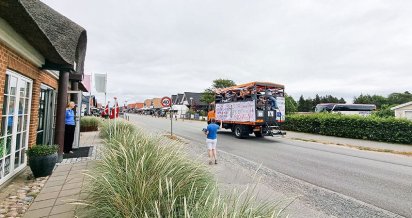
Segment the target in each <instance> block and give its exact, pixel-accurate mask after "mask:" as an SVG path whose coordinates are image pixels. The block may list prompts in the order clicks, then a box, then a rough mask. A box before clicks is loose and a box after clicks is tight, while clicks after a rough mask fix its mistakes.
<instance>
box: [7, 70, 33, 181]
mask: <svg viewBox="0 0 412 218" xmlns="http://www.w3.org/2000/svg"><path fill="white" fill-rule="evenodd" d="M31 90H32V80H30V79H28V78H26V77H23V76H21V75H19V74H16V73H14V72H12V71H10V70H7V71H6V79H5V83H4V98H3V110H2V115H1V135H0V184H2V183H3V182H5V181H6V180H7V179H8V178H10V177H11V176H13V175H14V174H16V173H17V172H19V171H20V170H21V169H23V168H24V167H25V166H26V162H27V161H26V154H25V152H26V150H27V148H28V140H29V139H28V136H29V123H30V107H31Z"/></svg>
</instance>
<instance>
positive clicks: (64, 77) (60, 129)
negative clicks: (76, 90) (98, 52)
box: [54, 70, 69, 162]
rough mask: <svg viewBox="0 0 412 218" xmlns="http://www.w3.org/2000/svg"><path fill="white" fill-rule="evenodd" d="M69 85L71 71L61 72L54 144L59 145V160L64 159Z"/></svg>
mask: <svg viewBox="0 0 412 218" xmlns="http://www.w3.org/2000/svg"><path fill="white" fill-rule="evenodd" d="M68 85H69V71H67V70H61V71H60V72H59V86H58V92H57V107H56V129H55V131H54V144H56V145H59V151H58V162H62V161H63V146H64V128H65V118H66V105H67V89H68Z"/></svg>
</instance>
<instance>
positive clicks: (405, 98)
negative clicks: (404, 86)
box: [387, 91, 412, 105]
mask: <svg viewBox="0 0 412 218" xmlns="http://www.w3.org/2000/svg"><path fill="white" fill-rule="evenodd" d="M410 101H412V94H411V93H409V92H408V91H406V92H404V93H392V94H390V95H389V96H388V101H387V104H390V105H398V104H404V103H406V102H410Z"/></svg>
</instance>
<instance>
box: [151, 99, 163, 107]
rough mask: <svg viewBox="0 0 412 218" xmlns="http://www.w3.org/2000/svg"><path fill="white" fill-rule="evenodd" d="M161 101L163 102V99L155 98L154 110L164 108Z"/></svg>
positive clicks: (153, 102) (153, 100)
mask: <svg viewBox="0 0 412 218" xmlns="http://www.w3.org/2000/svg"><path fill="white" fill-rule="evenodd" d="M161 100H162V99H161V98H153V99H152V105H153V108H162V107H163V106H162V101H161Z"/></svg>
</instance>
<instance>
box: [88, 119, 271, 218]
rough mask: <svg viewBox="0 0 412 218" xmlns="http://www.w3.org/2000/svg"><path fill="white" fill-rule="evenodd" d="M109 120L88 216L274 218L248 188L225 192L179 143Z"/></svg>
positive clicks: (93, 176)
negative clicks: (220, 192) (241, 190)
mask: <svg viewBox="0 0 412 218" xmlns="http://www.w3.org/2000/svg"><path fill="white" fill-rule="evenodd" d="M114 125H115V123H114V122H107V123H106V124H104V125H103V127H102V129H101V134H102V136H103V137H104V138H105V139H106V147H105V148H104V149H103V155H102V159H101V160H99V161H98V162H97V164H96V167H95V168H94V169H93V170H92V171H91V173H90V175H89V176H90V179H89V182H90V183H89V184H90V185H89V186H88V190H87V192H88V193H89V197H88V199H87V200H86V202H87V207H86V210H84V212H86V214H85V216H86V217H99V218H102V217H158V218H160V217H205V218H206V217H207V218H209V217H275V216H277V215H278V214H277V210H276V205H275V204H272V203H270V202H267V203H261V202H257V201H256V196H253V195H252V194H251V193H252V192H249V191H245V192H243V194H242V195H243V196H239V195H238V194H236V193H235V192H234V193H233V194H230V195H225V196H222V195H220V194H219V192H218V190H217V187H216V182H215V181H214V179H213V176H212V175H211V173H210V172H209V171H208V170H207V168H206V167H205V166H204V165H203V164H200V163H197V162H195V161H192V160H190V159H189V158H187V157H186V156H185V155H184V154H183V153H184V152H183V150H182V148H181V146H180V145H179V144H177V143H176V142H174V141H171V140H167V139H166V138H163V137H159V136H152V135H147V134H144V133H142V131H140V130H138V129H136V128H135V127H134V126H133V125H131V124H129V123H127V122H117V123H116V127H114Z"/></svg>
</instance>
